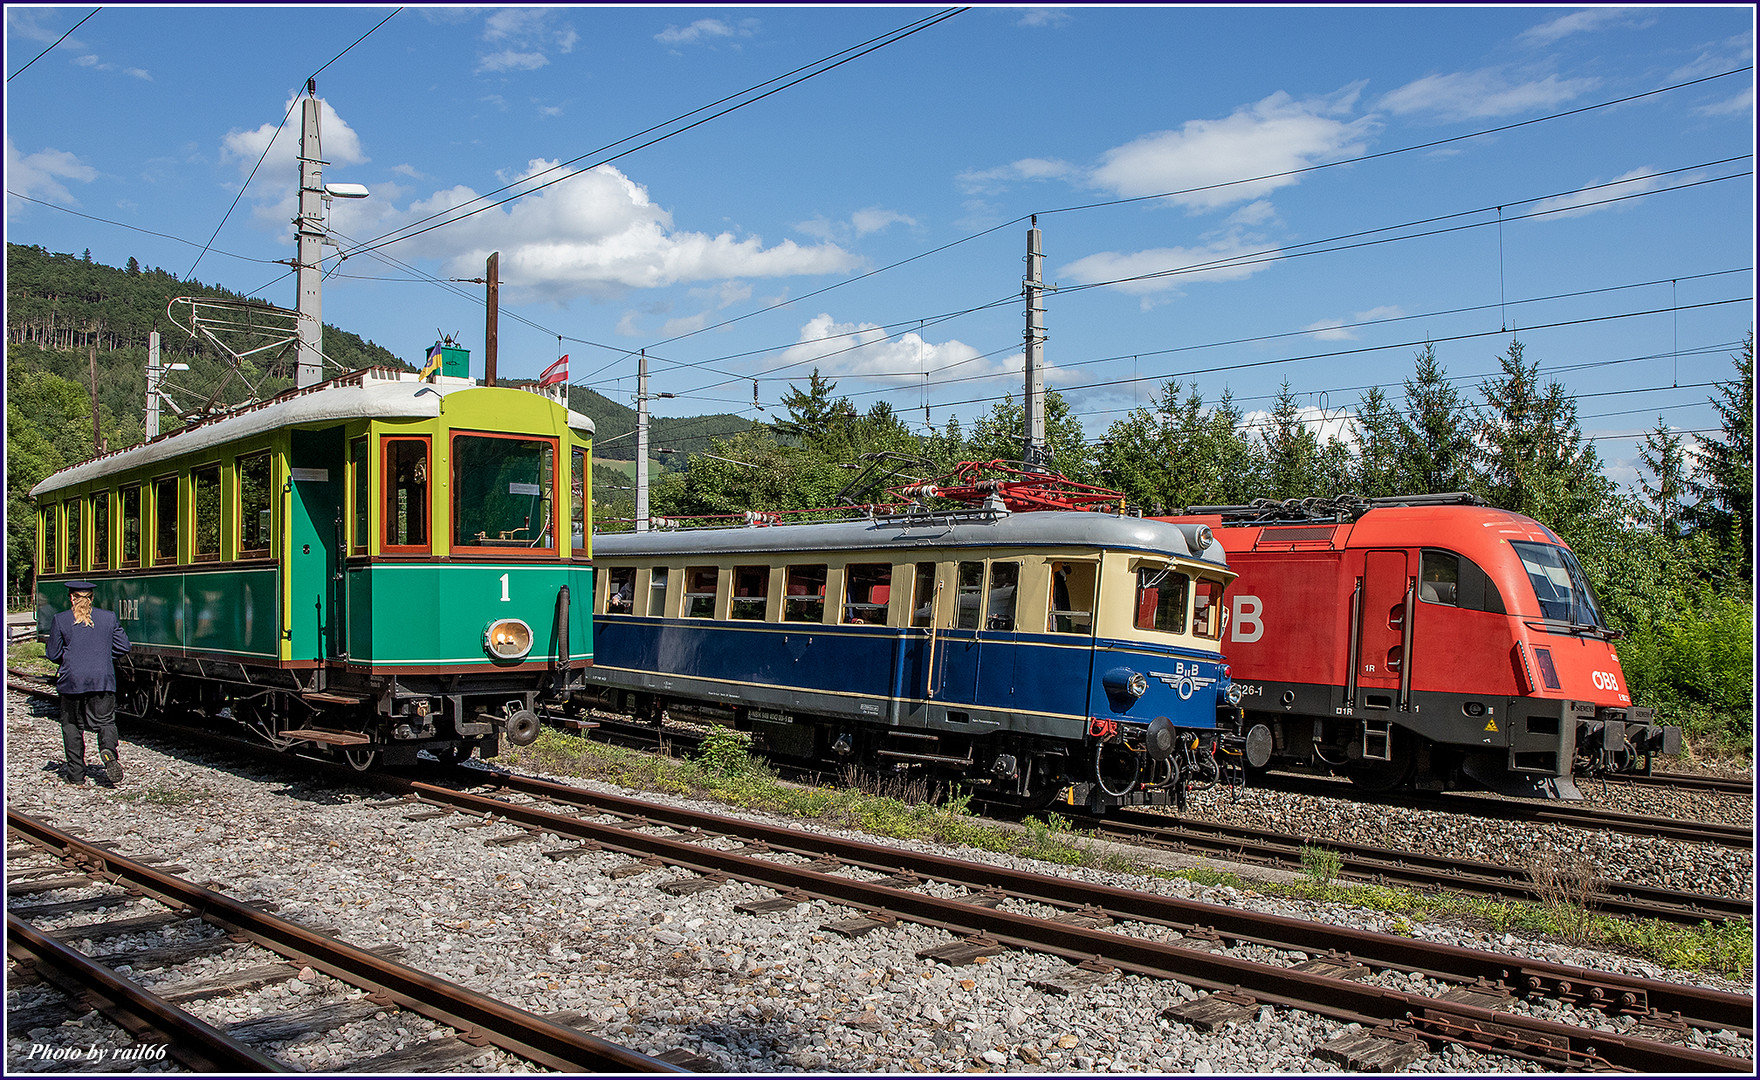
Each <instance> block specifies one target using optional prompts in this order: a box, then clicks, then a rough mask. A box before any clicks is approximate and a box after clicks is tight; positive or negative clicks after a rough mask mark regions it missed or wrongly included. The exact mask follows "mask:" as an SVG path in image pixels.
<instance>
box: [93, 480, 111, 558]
mask: <svg viewBox="0 0 1760 1080" xmlns="http://www.w3.org/2000/svg"><path fill="white" fill-rule="evenodd" d="M109 568H110V493H109V492H108V491H100V492H98V493H97V494H96V495H93V496H92V569H93V570H107V569H109Z"/></svg>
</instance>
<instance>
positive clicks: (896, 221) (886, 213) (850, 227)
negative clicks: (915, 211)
mask: <svg viewBox="0 0 1760 1080" xmlns="http://www.w3.org/2000/svg"><path fill="white" fill-rule="evenodd" d="M916 224H917V220H916V219H915V218H913V217H910V216H908V215H905V214H901V213H899V212H898V211H896V210H887V209H885V208H884V207H879V206H870V207H868V208H867V209H865V210H857V211H856V212H855V213H854V214H851V215H850V219H849V221H847V222H843V221H831V220H830V219H828V218H826V217H825V215H823V214H817V215H814V217H813V218H812V219H810V220H808V221H803V222H800V223H799V224H797V225H795V228H796V229H798V230H799V231H801V232H803V233H806V234H807V235H808V236H816V237H818V238H819V239H821V240H838V241H847V240H850V239H852V238H854V237H861V236H867V235H868V234H869V233H876V232H879V231H880V230H881V229H884V228H886V227H887V226H888V225H910V226H912V227H915V225H916Z"/></svg>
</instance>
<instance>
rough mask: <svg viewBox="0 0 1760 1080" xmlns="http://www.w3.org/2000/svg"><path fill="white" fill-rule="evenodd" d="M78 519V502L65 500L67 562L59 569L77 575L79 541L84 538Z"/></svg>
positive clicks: (75, 499)
mask: <svg viewBox="0 0 1760 1080" xmlns="http://www.w3.org/2000/svg"><path fill="white" fill-rule="evenodd" d="M79 518H80V513H79V500H78V499H77V498H74V499H69V500H67V532H66V534H65V535H66V537H67V561H66V562H64V563H62V564H61V568H62V569H63V570H65V571H67V572H68V573H70V574H77V573H79V569H80V562H79V555H80V551H79V549H80V541H81V540H82V539H84V537H83V535H82V534H81V532H80V527H79V525H80V521H79Z"/></svg>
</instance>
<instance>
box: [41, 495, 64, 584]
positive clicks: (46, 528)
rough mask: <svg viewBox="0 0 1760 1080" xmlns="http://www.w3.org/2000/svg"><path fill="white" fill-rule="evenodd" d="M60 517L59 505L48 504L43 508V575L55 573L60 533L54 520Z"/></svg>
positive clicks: (59, 552)
mask: <svg viewBox="0 0 1760 1080" xmlns="http://www.w3.org/2000/svg"><path fill="white" fill-rule="evenodd" d="M60 516H61V504H60V503H50V504H49V505H48V506H45V507H43V573H45V574H53V573H54V572H55V561H56V560H57V559H59V558H61V539H60V538H61V532H60V530H58V529H56V528H55V522H56V519H57V518H59V517H60Z"/></svg>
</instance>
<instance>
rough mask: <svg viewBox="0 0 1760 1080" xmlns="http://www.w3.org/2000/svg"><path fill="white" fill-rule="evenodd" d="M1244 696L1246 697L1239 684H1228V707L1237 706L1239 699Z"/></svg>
mask: <svg viewBox="0 0 1760 1080" xmlns="http://www.w3.org/2000/svg"><path fill="white" fill-rule="evenodd" d="M1246 696H1247V692H1246V691H1245V690H1244V689H1242V688H1241V684H1240V683H1229V684H1228V703H1229V704H1230V705H1239V704H1240V703H1241V699H1242V698H1244V697H1246Z"/></svg>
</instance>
